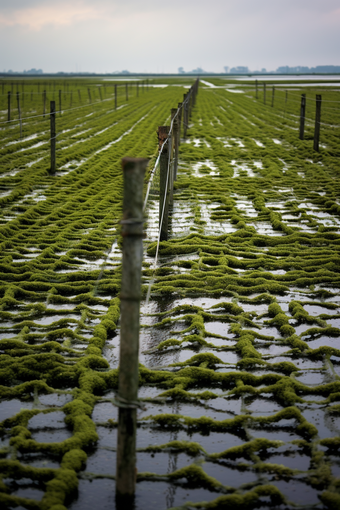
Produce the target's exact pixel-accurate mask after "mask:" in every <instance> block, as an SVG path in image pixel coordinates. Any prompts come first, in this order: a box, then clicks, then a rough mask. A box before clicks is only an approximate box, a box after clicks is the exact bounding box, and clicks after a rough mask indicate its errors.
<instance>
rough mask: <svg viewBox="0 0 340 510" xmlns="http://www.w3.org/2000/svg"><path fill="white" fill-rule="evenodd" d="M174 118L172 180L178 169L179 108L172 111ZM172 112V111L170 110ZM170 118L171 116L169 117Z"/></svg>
mask: <svg viewBox="0 0 340 510" xmlns="http://www.w3.org/2000/svg"><path fill="white" fill-rule="evenodd" d="M174 111H175V114H176V113H177V115H176V117H175V118H174V123H173V139H174V175H173V178H174V180H176V179H177V169H178V146H179V131H178V117H179V114H180V111H179V108H177V109H176V108H175V109H174ZM171 112H172V110H171ZM171 116H172V115H171Z"/></svg>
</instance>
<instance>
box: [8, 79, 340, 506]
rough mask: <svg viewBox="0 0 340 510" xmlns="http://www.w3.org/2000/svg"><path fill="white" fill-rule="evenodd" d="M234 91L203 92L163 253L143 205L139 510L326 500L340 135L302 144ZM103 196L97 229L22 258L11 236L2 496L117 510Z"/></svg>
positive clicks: (334, 477)
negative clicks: (315, 145)
mask: <svg viewBox="0 0 340 510" xmlns="http://www.w3.org/2000/svg"><path fill="white" fill-rule="evenodd" d="M165 90H167V89H165ZM230 96H231V95H228V96H227V94H226V91H224V90H215V89H213V88H211V90H200V92H199V96H198V102H197V105H196V108H195V110H194V113H193V117H192V119H191V126H190V130H189V133H190V136H189V138H188V139H187V141H186V142H184V141H183V143H182V144H181V147H180V156H181V164H180V168H179V176H178V180H177V182H176V189H175V194H174V205H173V210H172V217H171V222H170V237H169V241H167V242H161V244H160V256H159V258H158V263H157V265H156V267H154V256H155V251H156V239H157V223H158V202H157V197H152V199H151V200H150V202H149V206H148V219H147V224H146V235H147V238H146V242H145V258H144V264H143V295H144V296H146V293H147V288H148V285H149V284H150V282H151V285H152V287H151V298H150V301H149V302H146V300H145V299H144V300H143V302H142V304H141V324H142V327H141V334H140V363H141V366H140V390H139V398H140V399H141V400H142V401H143V405H144V409H143V410H140V411H138V431H137V448H138V451H137V470H138V477H137V491H136V501H135V508H136V509H143V508H155V509H156V508H157V509H161V508H164V509H166V508H179V507H180V508H186V509H192V508H207V509H208V508H223V507H225V508H228V507H231V506H234V507H236V508H237V507H239V508H247V507H248V508H259V507H260V508H264V509H266V508H277V509H292V508H319V509H326V508H336V507H337V506H338V502H339V487H340V482H339V479H340V457H339V444H340V443H339V433H340V411H339V404H338V402H339V399H340V396H339V395H340V346H339V343H340V311H339V310H340V309H339V307H340V295H339V286H340V284H339V267H340V264H339V246H340V236H339V231H340V227H339V218H340V214H339V213H340V205H339V204H338V197H339V195H340V193H339V191H340V190H339V175H338V173H337V172H338V171H337V169H336V168H337V167H336V164H335V163H336V161H338V158H339V146H338V142H336V141H335V138H332V136H331V137H330V142H328V144H329V149H328V150H327V151H326V150H324V151H321V152H320V154H319V155H313V154H312V155H311V149H310V148H309V145H308V143H309V142H308V140H305V141H303V142H301V141H299V140H298V139H297V135H294V134H293V130H292V129H290V127H289V121H287V120H286V121H285V122H287V123H288V126H286V125H284V121H283V120H282V119H278V118H277V114H276V113H275V112H272V111H271V110H270V108H269V107H268V108H267V109H263V107H262V106H261V107H260V106H259V105H257V104H256V103H254V101H253V100H250V99H248V98H245V97H244V95H243V94H235V95H233V97H232V98H231V97H230ZM241 96H242V97H241ZM226 97H227V101H226ZM221 106H222V107H223V108H221ZM279 120H280V122H279ZM249 121H251V123H252V124H254V125H252V124H250V122H249ZM273 125H275V126H276V132H275V136H274V135H273V128H272V126H273ZM292 125H293V124H292ZM273 138H275V140H280V142H281V143H276V142H275V141H274V140H273ZM254 140H256V142H258V143H256V142H255V141H254ZM96 150H97V149H96ZM311 157H312V159H311ZM71 175H72V174H71ZM117 175H118V174H117ZM97 193H100V191H99V186H98V191H97ZM103 200H104V195H103ZM117 201H118V192H117ZM79 202H81V201H79ZM107 207H109V204H108V203H107V202H103V203H102V204H100V206H96V208H97V212H96V214H97V215H100V211H102V215H103V218H102V228H101V229H98V224H97V223H96V221H98V219H97V220H96V221H94V220H93V219H91V222H87V224H86V225H83V228H84V233H85V235H86V236H87V237H86V239H85V240H84V239H83V237H82V236H80V235H79V234H78V233H75V232H70V231H67V233H65V236H64V243H62V242H61V241H59V245H58V247H56V246H53V250H51V249H48V247H47V246H46V247H45V246H43V243H42V242H40V243H39V246H37V247H35V248H34V249H32V248H33V247H30V246H28V247H27V248H25V249H22V248H21V254H20V257H21V259H24V260H21V259H19V256H18V255H16V256H15V257H14V247H13V246H11V247H8V248H7V250H11V253H12V255H11V254H10V253H9V254H7V257H9V256H12V261H10V260H8V262H6V263H8V264H13V266H12V272H11V274H12V275H13V276H12V281H13V282H14V283H12V284H11V290H8V291H7V294H6V293H5V294H4V295H3V298H2V299H3V300H2V304H3V308H2V325H3V327H2V328H1V332H0V334H1V340H0V344H1V349H2V362H3V365H2V379H1V383H0V384H1V385H2V386H1V391H2V401H1V403H0V406H1V407H0V412H1V416H2V417H3V418H1V419H2V420H3V421H2V429H1V431H2V435H1V460H0V462H1V463H2V466H1V471H2V472H3V473H4V476H3V479H2V481H3V486H2V493H1V494H2V496H1V497H2V498H3V499H2V501H3V502H4V503H5V504H6V505H7V506H8V507H10V508H11V507H14V506H15V504H17V505H19V508H20V507H22V508H53V505H55V506H56V508H55V510H57V508H58V510H60V506H59V507H57V505H64V507H66V508H70V509H75V508H79V509H80V508H81V509H84V508H92V507H93V505H94V504H97V505H100V506H101V507H102V508H114V507H115V500H114V493H115V481H114V475H115V452H116V433H117V429H116V427H117V408H116V407H114V406H113V404H112V398H113V397H114V394H115V390H116V388H117V369H118V362H119V360H118V347H119V341H120V337H119V301H118V298H117V295H118V291H119V276H120V248H119V242H118V243H113V242H112V231H111V235H110V229H115V228H116V227H115V225H114V224H113V222H112V220H111V221H109V215H108V214H106V211H107ZM117 216H118V207H117ZM111 217H112V216H111ZM84 222H85V220H84ZM92 224H94V226H95V228H94V229H93V230H88V231H86V229H91V228H92ZM27 228H28V229H29V230H30V231H31V234H30V235H31V237H33V236H34V229H35V228H36V225H35V224H34V223H33V226H31V227H27ZM65 228H66V227H65ZM98 230H99V232H98ZM51 232H53V231H52V230H51ZM113 232H116V231H115V230H113ZM72 234H73V235H74V238H73V243H74V244H73V246H74V247H72V248H71V249H73V250H74V251H71V252H70V248H69V246H67V244H66V242H67V243H69V242H70V241H71V240H72ZM103 234H105V236H104V235H103ZM27 235H28V234H27ZM106 235H107V238H106ZM46 237H47V236H46ZM118 241H119V239H118ZM45 243H47V241H46V240H45ZM100 243H102V245H100ZM16 246H20V245H19V240H18V242H17V245H16ZM89 246H93V253H92V257H90V256H89V253H84V250H86V251H88V247H89ZM100 246H101V247H100ZM99 247H100V249H99ZM96 250H97V251H98V253H97V251H96ZM99 252H100V253H99ZM15 258H18V259H19V260H20V261H19V262H17V263H16V264H14V259H15ZM91 258H92V260H91ZM52 259H53V260H52ZM103 260H106V265H105V270H104V273H103V274H101V278H100V283H99V284H98V277H99V275H100V273H101V271H100V268H101V267H102V266H101V264H102V261H103ZM52 262H53V264H55V265H54V266H53V270H52V272H51V273H48V272H46V271H44V273H43V274H44V275H45V277H46V275H47V276H48V278H49V280H48V281H47V282H44V280H42V281H41V278H42V277H41V276H40V279H39V285H37V288H36V290H33V287H34V285H36V283H35V281H36V278H35V279H34V277H33V276H32V277H31V274H30V275H29V278H30V280H29V281H30V282H31V283H30V285H29V286H27V287H25V285H24V283H23V282H24V281H26V280H27V279H28V278H27V276H26V277H25V278H24V277H22V278H21V280H20V278H19V277H18V276H15V275H20V274H24V271H23V270H22V271H21V272H20V271H18V269H19V268H21V267H23V268H24V267H25V265H27V264H28V265H29V266H28V267H29V268H31V267H33V268H34V271H31V273H32V275H33V274H36V272H35V271H36V270H38V269H39V270H42V268H43V265H42V264H46V265H48V264H52ZM96 264H97V266H96ZM80 265H81V267H82V273H81V279H80V274H79V266H80ZM71 266H72V267H71ZM13 268H14V269H16V271H15V270H14V269H13ZM25 271H26V272H27V268H26V267H25ZM56 279H58V281H53V280H56ZM15 282H17V283H15ZM70 282H72V285H71V284H70ZM78 282H79V283H78ZM52 284H53V286H52ZM8 287H9V286H8ZM52 289H54V290H52ZM94 289H96V291H95V292H94ZM33 292H35V293H36V294H38V297H39V299H37V295H33ZM85 294H87V295H85ZM61 494H62V496H61ZM6 498H7V499H6ZM48 505H49V506H48Z"/></svg>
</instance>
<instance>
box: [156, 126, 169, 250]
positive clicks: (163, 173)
mask: <svg viewBox="0 0 340 510" xmlns="http://www.w3.org/2000/svg"><path fill="white" fill-rule="evenodd" d="M168 133H169V126H160V127H159V128H158V142H159V150H161V147H162V145H163V143H164V142H165V140H166V139H167V138H168ZM168 163H169V143H168V142H167V143H165V145H164V147H163V151H162V153H161V155H160V158H159V181H160V182H159V228H160V232H161V234H160V239H161V241H167V240H168V222H169V197H170V193H169V172H168V166H169V165H168Z"/></svg>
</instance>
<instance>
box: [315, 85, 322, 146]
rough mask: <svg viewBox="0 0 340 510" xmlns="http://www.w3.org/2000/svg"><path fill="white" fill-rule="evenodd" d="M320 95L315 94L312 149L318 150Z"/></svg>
mask: <svg viewBox="0 0 340 510" xmlns="http://www.w3.org/2000/svg"><path fill="white" fill-rule="evenodd" d="M321 99H322V98H321V95H320V94H317V95H316V111H315V129H314V146H313V148H314V150H315V151H317V152H319V139H320V122H321Z"/></svg>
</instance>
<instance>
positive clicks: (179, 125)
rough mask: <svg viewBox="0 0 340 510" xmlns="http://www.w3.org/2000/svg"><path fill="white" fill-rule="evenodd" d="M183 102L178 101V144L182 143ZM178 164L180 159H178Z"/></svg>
mask: <svg viewBox="0 0 340 510" xmlns="http://www.w3.org/2000/svg"><path fill="white" fill-rule="evenodd" d="M182 106H183V103H178V145H181V124H182V112H183V108H182ZM177 164H178V161H177Z"/></svg>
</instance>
